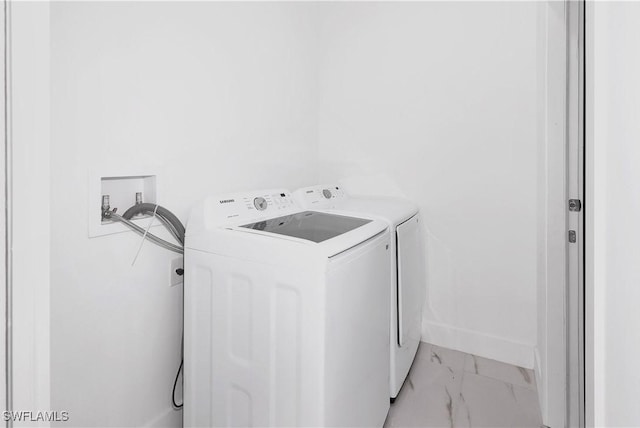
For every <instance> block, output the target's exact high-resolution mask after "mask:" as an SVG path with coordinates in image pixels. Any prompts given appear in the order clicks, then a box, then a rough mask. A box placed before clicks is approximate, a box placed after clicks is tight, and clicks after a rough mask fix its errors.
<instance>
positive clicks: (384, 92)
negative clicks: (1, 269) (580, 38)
mask: <svg viewBox="0 0 640 428" xmlns="http://www.w3.org/2000/svg"><path fill="white" fill-rule="evenodd" d="M574 6H575V8H576V11H577V10H578V2H576V4H575V5H574ZM576 11H574V10H572V9H571V7H569V6H567V5H566V4H565V3H563V2H527V1H524V2H520V1H514V2H510V1H504V2H485V1H473V2H445V1H433V2H431V1H429V2H348V1H344V2H341V1H338V2H315V1H308V2H307V1H303V2H269V1H266V2H240V1H238V2H209V1H200V2H179V1H159V2H156V1H144V2H134V1H114V2H110V1H107V2H102V1H95V2H94V1H91V2H83V1H71V2H66V1H65V2H57V1H53V2H46V3H45V2H41V3H38V2H35V3H31V2H27V3H14V4H12V5H11V14H12V22H11V25H12V31H13V32H12V34H11V38H12V43H13V46H14V48H13V49H14V50H13V57H12V61H13V63H14V64H15V67H16V70H15V71H13V76H12V79H13V93H12V97H13V99H14V100H15V102H16V103H22V102H24V103H25V104H27V105H28V104H29V103H31V104H32V105H34V106H37V108H34V109H33V111H34V113H33V115H32V116H29V120H35V122H36V123H37V124H39V125H38V126H26V125H24V124H23V125H21V124H20V123H17V124H15V125H14V134H16V138H19V137H21V135H27V136H28V137H29V138H31V139H32V140H33V141H34V144H33V145H32V146H30V148H28V149H27V148H25V147H18V144H17V143H14V146H15V149H14V150H15V155H14V159H21V157H22V156H24V157H28V156H32V159H33V163H32V164H30V166H29V168H27V169H21V168H20V166H17V167H14V169H15V171H16V174H18V175H16V176H14V183H15V184H16V186H17V185H18V184H20V183H22V184H20V185H22V186H23V187H20V189H31V190H29V191H28V192H25V194H19V195H16V198H18V199H17V202H15V203H14V206H15V207H17V208H21V209H23V211H24V212H28V213H34V212H35V210H38V212H39V213H41V214H38V215H41V220H42V219H44V221H39V222H30V223H29V224H28V225H27V224H26V222H27V220H26V219H27V218H29V217H24V220H21V219H19V218H18V217H17V216H16V220H15V221H16V224H17V226H16V227H23V228H24V230H27V228H28V229H29V230H31V231H32V233H33V235H29V236H32V237H33V239H36V237H38V238H37V239H42V241H41V242H42V243H44V245H42V247H40V246H38V247H37V248H35V249H33V250H32V251H33V254H34V256H35V257H40V258H42V259H43V260H44V259H46V260H47V262H46V263H44V264H43V265H42V269H39V270H34V271H30V270H29V269H26V268H25V269H23V270H22V271H20V272H24V273H23V274H20V275H18V278H16V281H24V282H28V283H33V284H37V285H34V287H35V288H34V290H33V296H39V298H37V297H33V298H34V299H35V300H34V302H36V301H37V303H34V304H36V305H41V307H40V308H39V309H37V308H36V309H34V312H33V313H30V312H21V313H20V314H18V315H17V316H18V317H24V319H25V320H26V319H29V317H31V318H32V319H33V320H35V321H33V322H34V324H33V326H34V327H33V329H31V328H27V330H29V331H30V333H29V334H30V336H16V335H14V346H16V344H19V343H20V341H21V340H25V341H26V340H32V339H33V344H34V345H33V349H35V351H34V352H33V353H32V354H30V355H31V356H30V357H29V359H28V360H21V359H16V358H14V362H13V363H14V364H15V365H16V367H19V366H20V365H21V364H24V365H25V366H29V367H31V368H33V367H36V368H39V369H38V370H39V371H38V370H36V372H38V373H40V374H39V375H37V376H35V375H33V377H29V376H30V375H27V374H24V375H21V374H19V373H18V372H17V373H18V374H16V376H17V377H16V378H15V379H14V384H18V383H19V381H24V382H25V383H24V385H37V387H34V388H31V387H30V386H29V387H26V386H25V387H20V388H18V390H16V391H15V392H14V400H15V401H16V402H25V403H26V402H39V403H46V404H43V407H41V408H46V409H52V410H65V411H67V412H68V414H69V418H70V422H69V423H70V424H71V425H69V426H78V427H79V426H86V427H89V426H91V427H97V426H103V427H107V426H108V427H122V426H147V427H182V426H183V425H184V426H205V425H209V424H211V425H237V426H266V425H274V426H298V425H304V426H310V425H314V426H318V425H330V426H380V427H382V426H383V425H386V426H406V425H414V426H443V425H446V426H454V425H455V426H462V425H464V426H487V425H494V426H497V425H500V426H525V425H526V426H534V425H535V426H539V425H543V424H544V425H547V426H552V427H556V426H560V425H562V424H564V421H565V418H566V417H567V416H566V415H567V410H566V409H567V406H569V407H570V406H571V405H572V403H571V400H570V399H567V395H566V389H565V388H566V385H565V384H564V380H563V379H565V378H566V379H569V374H567V373H566V364H567V363H566V361H567V358H568V355H567V353H568V352H569V353H570V352H571V351H570V350H569V348H568V346H569V345H566V344H565V343H564V342H563V341H564V338H565V332H566V331H567V330H566V329H567V328H570V326H567V324H566V323H565V318H563V314H564V311H565V308H567V307H568V306H567V302H566V301H565V300H564V291H563V290H564V287H565V286H566V284H565V278H566V277H567V275H568V273H567V271H566V270H565V268H564V266H565V263H566V259H565V255H564V254H565V253H564V252H565V248H566V245H568V243H567V235H566V233H567V230H566V227H565V226H566V224H565V219H566V215H567V207H566V200H567V199H568V194H567V192H568V190H567V182H566V177H567V174H568V173H567V166H566V156H567V154H566V153H567V152H566V150H567V149H566V146H565V138H566V132H565V130H566V128H565V126H566V123H565V114H566V105H568V103H570V102H571V100H570V96H569V95H567V92H566V84H567V83H566V82H567V81H568V80H567V73H569V72H570V71H571V70H569V71H568V70H567V59H566V58H567V52H570V51H571V49H574V47H573V45H572V43H573V42H572V39H571V38H570V37H568V36H567V34H568V32H570V31H573V30H574V29H573V28H572V27H571V25H569V24H567V22H568V21H569V20H570V19H571V16H573V15H572V14H573V13H575V14H577V13H578V12H576ZM576 16H578V15H576ZM575 31H576V32H577V31H578V30H577V29H576V30H575ZM19 71H20V72H19ZM23 100H24V101H23ZM19 107H20V106H19V105H18V106H14V109H16V108H19ZM16 117H18V116H16ZM34 118H35V119H34ZM567 120H568V119H567ZM25 123H26V119H25ZM21 132H22V133H24V134H20V133H21ZM16 141H17V140H16ZM27 151H31V154H28V153H27ZM14 163H15V160H14ZM21 171H22V172H21ZM20 174H22V175H20ZM43 183H46V185H43ZM34 192H43V193H34ZM20 193H22V192H20ZM136 194H138V196H139V198H140V199H139V200H137V201H136ZM29 195H31V196H29ZM39 195H42V196H39ZM105 196H108V199H105V198H104V197H105ZM350 200H358V201H359V200H364V201H369V202H367V203H368V204H369V205H367V206H366V207H365V206H364V205H363V206H356V205H357V204H356V205H349V204H348V203H349V201H350ZM137 202H138V203H139V202H142V203H144V204H149V206H150V207H151V208H149V209H147V210H146V211H145V212H142V211H140V212H141V213H142V214H138V213H136V214H135V215H132V216H133V222H134V223H135V224H136V225H137V227H139V228H141V229H142V231H139V232H140V233H134V232H133V231H132V230H131V229H130V226H127V224H126V223H125V222H120V221H117V219H116V217H119V216H123V217H122V218H125V217H127V215H126V214H125V212H126V210H127V209H129V208H130V207H135V206H136V203H137ZM385 204H386V205H385ZM158 206H160V207H161V208H166V209H167V210H169V211H170V213H172V214H173V215H175V217H176V218H177V220H178V222H179V223H180V222H181V223H182V224H183V225H184V226H185V228H186V232H185V231H184V230H182V232H180V230H179V227H174V228H173V229H172V228H171V227H170V226H167V227H164V225H165V224H166V223H171V221H172V220H171V219H170V218H169V214H162V211H161V208H154V207H158ZM388 206H390V208H388ZM384 207H387V208H384ZM113 208H117V210H115V211H113ZM33 215H35V214H33ZM34 218H35V217H34ZM273 219H276V220H273ZM21 222H24V224H23V223H21ZM407 222H409V223H407ZM412 222H413V223H412ZM151 223H153V225H152V226H149V225H150V224H151ZM307 227H309V228H311V230H303V229H305V228H307ZM143 232H144V233H143ZM141 233H142V234H146V235H147V236H146V237H147V238H148V237H149V236H148V234H153V235H157V236H158V237H159V238H160V239H161V240H164V241H171V242H173V245H174V247H170V248H167V246H166V245H165V247H162V246H161V245H156V244H157V242H156V243H154V242H151V241H149V240H148V239H146V240H144V242H143V238H142V237H141ZM181 233H182V235H181ZM318 234H319V235H318ZM323 234H324V235H323ZM18 235H19V232H18ZM172 235H173V236H172ZM267 235H269V236H270V237H269V239H268V242H267V238H265V236H267ZM320 235H322V236H320ZM176 236H178V237H180V236H182V242H180V239H178V240H176V238H175V237H176ZM238 237H240V238H238ZM303 240H306V241H305V243H304V244H302V243H301V241H303ZM376 240H377V241H376ZM254 241H255V242H254ZM263 241H264V242H263ZM25 242H26V241H25ZM182 244H184V250H183V251H184V254H182V253H181V252H180V251H179V250H182V247H183V245H182ZM294 244H295V245H294ZM374 244H376V245H377V246H376V245H374ZM367 245H369V246H370V247H371V251H370V253H371V258H370V260H369V259H367V260H368V261H366V263H365V261H364V260H365V255H366V254H369V253H366V252H365V251H364V248H365V247H366V246H367ZM374 247H375V248H376V249H377V250H375V251H378V253H376V252H375V251H374ZM367 248H368V247H367ZM24 251H26V249H25V250H24ZM358 251H360V252H358ZM374 253H375V255H374ZM16 254H17V255H16V257H17V259H16V260H19V258H20V254H21V253H20V252H17V253H16ZM558 254H561V256H558V257H557V258H556V257H555V256H556V255H558ZM209 255H210V256H211V257H210V258H207V257H209ZM189 257H191V259H190V258H189ZM340 257H342V258H340ZM366 257H369V256H366ZM242 260H250V263H249V262H247V263H246V264H244V263H245V262H241V261H242ZM319 260H321V261H322V262H321V263H320V262H316V261H319ZM327 260H329V261H328V262H327ZM332 260H333V261H332ZM334 261H335V263H334ZM358 263H360V264H358ZM559 265H561V267H560V268H559V267H558V266H559ZM24 266H27V264H26V262H25V265H24ZM345 266H346V267H345ZM341 269H342V270H345V269H347V270H345V271H344V272H343V271H342V270H341ZM349 269H351V270H349ZM403 269H404V270H403ZM16 272H18V270H16ZM338 277H339V278H341V279H336V278H338ZM350 278H351V279H350ZM354 278H359V279H357V280H356V279H354ZM196 279H197V280H198V281H203V282H201V283H198V284H199V285H197V286H195V285H194V286H193V288H192V289H191V290H190V289H189V281H190V280H192V281H196ZM332 281H333V282H332ZM359 281H361V282H359ZM400 281H407V283H408V282H410V281H413V283H415V284H418V285H417V286H416V287H415V288H414V289H411V290H410V289H402V288H401V286H400ZM356 282H357V283H358V284H360V285H358V287H360V288H358V287H356V286H355V285H353V284H355V283H356ZM202 284H205V285H202ZM207 284H208V285H207ZM557 284H560V285H559V288H558V287H557V286H556V287H554V286H555V285H557ZM38 287H42V288H41V289H39V288H38ZM198 287H199V288H198ZM265 287H272V288H273V292H267V291H265V290H266V288H265ZM331 287H338V288H335V289H334V288H331ZM14 289H17V286H16V285H14ZM17 293H18V294H17V297H18V298H20V299H23V300H22V301H23V302H27V301H30V299H31V298H30V297H29V295H27V294H25V295H21V294H20V293H21V292H20V291H18V292H17ZM25 293H26V292H25ZM375 293H379V294H375ZM39 299H41V300H39ZM402 299H404V300H402ZM401 300H402V301H401ZM400 301H401V303H398V302H400ZM398 305H399V306H398ZM394 308H395V309H394ZM394 311H395V312H394ZM403 316H404V318H403ZM393 320H395V323H394V322H393ZM390 321H391V323H390ZM20 322H21V321H20V319H16V321H15V323H16V326H17V327H16V328H21V325H24V324H20ZM24 322H27V321H24ZM29 322H31V321H29ZM332 323H333V324H332ZM403 329H405V330H403ZM332 332H333V333H332ZM199 335H200V336H199ZM205 336H206V337H205ZM29 338H31V339H29ZM183 342H184V347H183ZM30 343H31V342H30ZM407 343H409V344H411V345H410V346H413V348H412V350H411V352H410V353H411V355H410V356H409V357H406V356H405V357H403V356H401V355H400V356H396V357H395V358H396V360H395V361H396V362H398V361H401V360H402V358H405V359H407V358H408V360H407V362H406V363H405V364H406V370H404V372H403V371H399V372H398V374H397V375H395V376H396V379H395V382H396V390H395V396H394V392H393V386H392V387H391V391H389V388H388V387H389V382H390V380H391V383H392V384H393V382H394V374H393V370H394V365H393V361H394V359H393V358H394V357H393V354H391V356H390V354H389V347H391V352H393V349H394V346H395V347H398V349H400V348H402V346H409V345H406V344H407ZM45 344H46V345H45ZM183 348H184V349H183ZM398 355H399V354H398ZM414 357H415V358H414ZM390 362H391V366H390V365H389V364H390ZM412 365H413V367H412V368H411V370H410V371H409V367H411V366H412ZM367 370H369V371H367ZM25 373H26V371H25ZM407 373H409V374H408V375H407ZM20 376H24V378H20ZM378 376H379V377H378ZM559 379H560V380H559ZM380 385H383V387H384V394H383V393H382V392H380V393H378V392H379V391H381V389H380V388H382V387H381V386H380ZM183 388H184V389H183ZM400 388H402V389H400ZM29 391H40V392H38V393H35V392H34V393H33V394H32V393H31V392H29ZM376 391H378V392H376ZM277 392H281V394H278V393H277ZM387 393H389V394H388V395H387ZM376 394H377V395H376ZM203 397H204V398H203ZM491 397H498V398H496V400H498V401H496V403H494V404H491V403H489V401H486V400H490V398H491ZM501 397H504V400H505V401H499V400H502V399H503V398H501ZM559 397H560V398H559ZM21 400H22V401H21ZM189 400H191V401H189ZM198 400H200V401H198ZM483 400H485V401H483ZM565 400H568V401H565ZM183 402H184V407H180V406H181V405H182V403H183ZM195 402H198V403H199V404H198V405H197V406H195V405H193V403H195ZM318 403H320V404H318ZM372 403H374V404H372ZM523 403H526V404H523ZM194 406H195V407H194ZM358 406H362V407H358ZM491 406H494V407H491ZM510 406H511V407H510ZM32 407H33V406H32ZM190 407H191V409H190ZM423 407H424V408H425V409H426V410H424V411H423V410H420V409H422V408H423ZM371 409H375V410H371ZM483 409H484V410H483ZM487 409H489V410H487ZM492 409H495V410H492ZM523 409H524V410H523ZM576 409H577V408H576ZM576 411H577V412H579V410H576ZM189 412H192V413H191V415H188V413H189ZM323 412H324V413H323ZM492 412H495V414H494V413H492ZM574 414H577V413H574ZM238 415H241V416H238ZM363 415H364V416H363ZM332 418H333V419H332ZM519 418H520V419H519ZM559 421H562V422H559ZM59 426H64V424H60V425H59Z"/></svg>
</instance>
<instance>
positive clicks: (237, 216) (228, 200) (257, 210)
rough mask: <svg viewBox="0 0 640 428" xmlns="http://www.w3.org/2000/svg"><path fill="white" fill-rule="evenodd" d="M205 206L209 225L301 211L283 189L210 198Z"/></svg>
mask: <svg viewBox="0 0 640 428" xmlns="http://www.w3.org/2000/svg"><path fill="white" fill-rule="evenodd" d="M206 204H207V208H206V212H207V214H206V216H207V218H208V220H209V221H210V222H211V223H210V224H221V223H226V222H227V220H234V221H233V222H234V223H235V220H237V221H238V222H243V221H246V222H249V221H251V220H256V219H258V220H259V219H262V218H265V219H266V218H271V217H277V216H279V215H285V214H289V213H293V212H298V211H301V209H300V206H299V205H298V204H297V203H296V201H295V198H294V197H293V195H292V194H291V192H289V191H288V190H284V189H274V190H259V191H255V192H243V193H228V194H225V195H218V196H211V197H209V198H208V199H207V203H206Z"/></svg>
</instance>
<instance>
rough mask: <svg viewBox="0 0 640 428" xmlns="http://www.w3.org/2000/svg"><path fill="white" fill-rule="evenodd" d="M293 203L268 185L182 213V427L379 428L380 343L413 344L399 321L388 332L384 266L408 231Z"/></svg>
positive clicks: (386, 361) (382, 413)
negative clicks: (184, 219)
mask: <svg viewBox="0 0 640 428" xmlns="http://www.w3.org/2000/svg"><path fill="white" fill-rule="evenodd" d="M335 190H336V195H339V194H340V189H339V188H338V189H335ZM332 195H333V193H332ZM323 197H324V196H323ZM325 199H327V200H330V199H331V197H329V198H326V197H325ZM344 199H346V197H345V198H344ZM307 200H308V198H307ZM301 202H302V204H305V203H306V202H305V200H304V199H301V200H300V201H299V200H296V198H295V197H294V195H292V194H291V193H290V192H288V191H287V190H282V189H275V190H270V191H259V192H248V193H237V194H228V195H222V196H216V197H210V198H207V199H206V200H204V201H202V202H201V203H199V204H198V205H197V206H196V207H195V208H194V209H193V210H192V212H191V216H190V218H189V222H188V224H187V234H186V242H185V265H184V266H185V307H184V310H185V342H184V359H185V366H184V403H185V404H184V425H185V426H187V427H189V426H382V425H383V423H384V420H385V418H386V414H387V412H388V410H389V396H390V392H389V380H390V377H391V378H392V379H393V378H394V375H390V374H389V373H390V366H392V365H393V364H392V362H391V361H392V358H394V357H393V352H392V353H390V352H389V344H390V342H391V343H398V345H397V346H396V347H400V348H402V347H403V346H404V347H405V348H406V349H409V348H408V344H409V342H410V341H411V340H412V337H413V336H412V333H411V331H410V329H409V330H407V331H406V333H405V332H404V330H403V329H404V324H403V323H399V324H398V323H396V330H397V331H398V332H399V335H398V334H393V335H390V328H389V326H390V325H393V324H392V323H393V321H392V320H393V318H394V317H396V318H397V316H392V315H391V312H392V310H393V305H391V306H390V305H389V302H390V300H391V301H393V300H394V299H395V300H396V301H397V296H396V297H394V298H393V299H392V296H391V294H392V289H393V287H390V279H391V278H393V277H394V276H395V277H398V274H397V273H396V274H393V272H392V270H393V269H392V263H390V260H393V259H394V258H395V254H394V253H395V250H394V249H395V248H399V249H401V250H402V249H403V248H405V246H404V242H405V240H404V239H405V238H402V244H398V242H399V241H397V239H398V236H400V237H403V236H404V233H405V231H406V233H410V229H409V228H406V229H405V227H403V226H402V225H403V224H405V222H402V223H398V226H397V227H396V229H395V230H394V233H393V236H392V234H391V233H390V232H389V231H390V224H391V223H390V222H389V221H387V220H384V219H383V218H382V217H379V216H376V215H372V214H368V213H366V212H365V211H360V212H358V213H356V210H355V209H354V210H344V211H339V210H338V209H336V208H334V207H329V206H327V207H326V209H320V207H317V208H316V207H313V208H312V209H305V208H304V207H303V206H302V205H301ZM412 218H413V217H412ZM416 220H417V218H416ZM416 223H417V221H416ZM394 224H395V223H394ZM409 224H410V223H409ZM407 225H408V224H407ZM398 228H399V229H398ZM398 230H400V232H398ZM407 239H408V238H407ZM394 241H395V242H394ZM407 242H408V241H407ZM407 248H408V247H407ZM403 251H404V250H403ZM402 260H404V259H402ZM404 263H405V262H404V261H403V262H401V263H398V265H397V266H398V268H397V269H396V271H397V272H403V269H404V267H405V264H404ZM407 263H408V265H407V266H409V265H411V263H412V262H411V261H407ZM394 269H395V268H394ZM398 269H399V270H398ZM402 275H403V276H401V277H400V278H401V280H404V278H405V276H404V275H406V274H402ZM400 284H402V282H400ZM400 296H401V298H402V297H404V296H405V295H404V294H401V295H400ZM406 297H409V296H408V295H407V296H406ZM420 300H421V299H420ZM404 310H405V309H404V307H402V308H401V311H402V312H400V313H401V315H400V316H401V318H402V319H404V318H403V317H404V314H405V312H404ZM406 314H407V316H408V317H409V318H411V316H412V315H411V313H410V310H409V311H407V312H406ZM390 323H391V324H390ZM401 330H402V331H401ZM418 340H419V338H418ZM411 343H413V342H411ZM416 348H417V344H416ZM414 354H415V351H414ZM411 359H413V357H411ZM409 364H410V363H409ZM407 370H408V368H407ZM392 371H393V370H392ZM405 376H406V374H405ZM396 378H397V376H396ZM403 379H404V378H403ZM401 383H402V381H400V384H401ZM392 385H393V380H392ZM398 389H399V388H398ZM391 396H393V387H392V392H391Z"/></svg>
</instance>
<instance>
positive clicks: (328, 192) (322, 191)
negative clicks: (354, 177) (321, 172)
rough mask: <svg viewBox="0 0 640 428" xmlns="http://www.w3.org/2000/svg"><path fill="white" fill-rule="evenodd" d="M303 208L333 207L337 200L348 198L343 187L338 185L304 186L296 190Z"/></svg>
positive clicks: (297, 198)
mask: <svg viewBox="0 0 640 428" xmlns="http://www.w3.org/2000/svg"><path fill="white" fill-rule="evenodd" d="M294 196H295V197H296V200H297V201H298V203H299V204H300V206H301V207H302V208H314V207H315V208H331V207H333V205H334V204H335V203H336V202H339V201H341V200H345V199H347V197H348V196H347V194H346V193H345V191H344V190H342V187H340V186H337V185H318V186H311V187H303V188H302V189H298V190H296V191H295V192H294Z"/></svg>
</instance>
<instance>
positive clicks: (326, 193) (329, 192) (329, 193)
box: [322, 189, 331, 199]
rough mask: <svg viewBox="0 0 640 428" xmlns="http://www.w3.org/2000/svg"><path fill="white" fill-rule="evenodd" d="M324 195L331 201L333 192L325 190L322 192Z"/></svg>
mask: <svg viewBox="0 0 640 428" xmlns="http://www.w3.org/2000/svg"><path fill="white" fill-rule="evenodd" d="M322 194H323V195H324V197H325V198H327V199H331V190H329V189H324V190H323V191H322Z"/></svg>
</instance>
